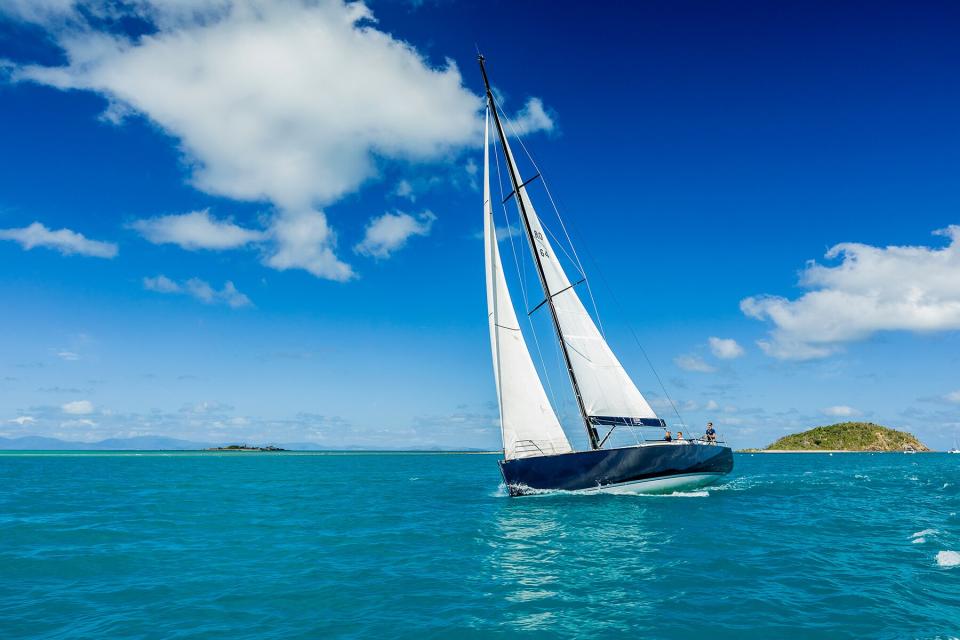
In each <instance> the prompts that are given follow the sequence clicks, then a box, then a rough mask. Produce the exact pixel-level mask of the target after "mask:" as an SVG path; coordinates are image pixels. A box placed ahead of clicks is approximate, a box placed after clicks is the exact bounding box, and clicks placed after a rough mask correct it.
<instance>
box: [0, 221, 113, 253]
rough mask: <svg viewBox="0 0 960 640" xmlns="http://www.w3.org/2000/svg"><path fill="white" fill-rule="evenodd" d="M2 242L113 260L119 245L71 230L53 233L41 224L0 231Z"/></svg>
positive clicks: (60, 230) (28, 248) (25, 247)
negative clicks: (8, 241)
mask: <svg viewBox="0 0 960 640" xmlns="http://www.w3.org/2000/svg"><path fill="white" fill-rule="evenodd" d="M0 240H13V241H14V242H19V243H20V246H22V247H23V248H24V249H26V250H28V251H29V250H30V249H33V248H34V247H46V248H48V249H55V250H57V251H59V252H60V253H62V254H63V255H65V256H69V255H74V254H76V255H81V256H91V257H94V258H113V257H115V256H116V255H117V245H115V244H113V243H112V242H101V241H99V240H89V239H87V238H86V237H84V235H83V234H81V233H77V232H76V231H71V230H70V229H58V230H57V231H53V230H51V229H48V228H47V227H45V226H44V225H42V224H40V223H39V222H34V223H33V224H31V225H30V226H28V227H23V228H22V229H0Z"/></svg>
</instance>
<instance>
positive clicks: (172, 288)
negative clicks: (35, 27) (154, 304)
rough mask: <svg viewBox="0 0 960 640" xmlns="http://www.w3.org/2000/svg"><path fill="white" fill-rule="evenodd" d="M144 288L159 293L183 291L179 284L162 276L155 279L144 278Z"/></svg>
mask: <svg viewBox="0 0 960 640" xmlns="http://www.w3.org/2000/svg"><path fill="white" fill-rule="evenodd" d="M143 288H144V289H146V290H147V291H156V292H157V293H181V292H182V291H183V289H182V288H181V287H180V285H179V284H177V283H176V282H174V281H173V280H171V279H170V278H168V277H167V276H165V275H162V274H161V275H159V276H157V277H155V278H144V279H143Z"/></svg>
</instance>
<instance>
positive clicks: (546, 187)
mask: <svg viewBox="0 0 960 640" xmlns="http://www.w3.org/2000/svg"><path fill="white" fill-rule="evenodd" d="M494 102H496V98H494ZM501 115H502V110H501ZM503 119H504V120H506V121H507V126H509V127H510V130H511V131H512V132H513V136H514V137H515V138H516V139H517V142H519V143H520V148H522V149H523V152H524V153H525V154H527V159H528V160H530V164H532V165H533V168H534V169H535V170H536V171H537V175H539V176H540V182H542V183H543V188H544V190H545V191H546V192H547V199H548V200H550V206H551V207H553V213H554V214H555V215H556V216H557V220H558V221H559V222H560V228H561V229H563V235H564V236H565V237H566V238H567V244H569V245H570V250H571V251H572V252H573V255H574V258H576V260H574V262H575V263H576V265H577V268H578V269H580V275H581V276H583V277H584V278H585V279H586V280H587V293H588V294H589V295H590V304H591V306H593V314H594V316H595V317H596V319H597V326H598V328H599V329H600V335H601V336H602V337H603V338H604V339H606V334H604V331H603V321H602V320H601V319H600V309H599V308H598V307H597V301H596V299H594V297H593V287H591V286H590V279H589V278H587V272H586V270H585V269H584V268H583V263H582V262H580V256H579V255H577V248H576V247H575V246H573V241H572V240H571V239H570V234H569V233H568V232H567V227H566V225H565V224H564V223H563V217H562V216H561V215H560V209H559V208H558V207H557V203H556V202H555V201H554V199H553V194H552V193H551V192H550V186H549V185H548V184H547V179H546V177H544V175H543V172H542V171H541V170H540V167H539V166H537V161H536V160H534V159H533V155H532V154H531V153H530V151H529V150H528V149H527V145H525V144H523V138H521V137H520V135H519V134H518V133H517V130H516V128H515V127H514V126H513V122H511V121H510V118H509V117H507V116H505V115H504V116H503ZM542 223H543V221H542V220H541V224H542ZM548 231H549V229H548ZM550 235H553V234H552V233H551V234H550ZM557 244H558V245H560V242H559V241H557ZM560 246H561V247H562V245H560ZM564 253H566V251H564ZM567 257H569V256H567Z"/></svg>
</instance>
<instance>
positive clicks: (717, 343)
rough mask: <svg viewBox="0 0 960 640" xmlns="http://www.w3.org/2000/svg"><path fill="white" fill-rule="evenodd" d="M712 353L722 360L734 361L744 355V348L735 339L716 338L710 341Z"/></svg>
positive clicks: (711, 338)
mask: <svg viewBox="0 0 960 640" xmlns="http://www.w3.org/2000/svg"><path fill="white" fill-rule="evenodd" d="M709 342H710V351H712V352H713V355H715V356H716V357H718V358H720V359H721V360H733V359H734V358H739V357H740V356H742V355H743V347H741V346H740V344H739V343H737V341H736V340H734V339H733V338H715V337H713V336H711V337H710V339H709Z"/></svg>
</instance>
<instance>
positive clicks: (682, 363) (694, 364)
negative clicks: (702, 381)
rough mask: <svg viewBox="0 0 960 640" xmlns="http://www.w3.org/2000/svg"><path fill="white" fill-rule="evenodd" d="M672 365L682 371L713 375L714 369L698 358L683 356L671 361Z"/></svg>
mask: <svg viewBox="0 0 960 640" xmlns="http://www.w3.org/2000/svg"><path fill="white" fill-rule="evenodd" d="M673 362H674V364H676V365H677V366H678V367H680V368H681V369H683V370H684V371H696V372H698V373H713V372H714V371H716V368H715V367H714V366H712V365H710V364H708V363H706V362H704V360H703V358H701V357H700V356H691V355H683V356H677V357H676V358H674V359H673Z"/></svg>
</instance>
